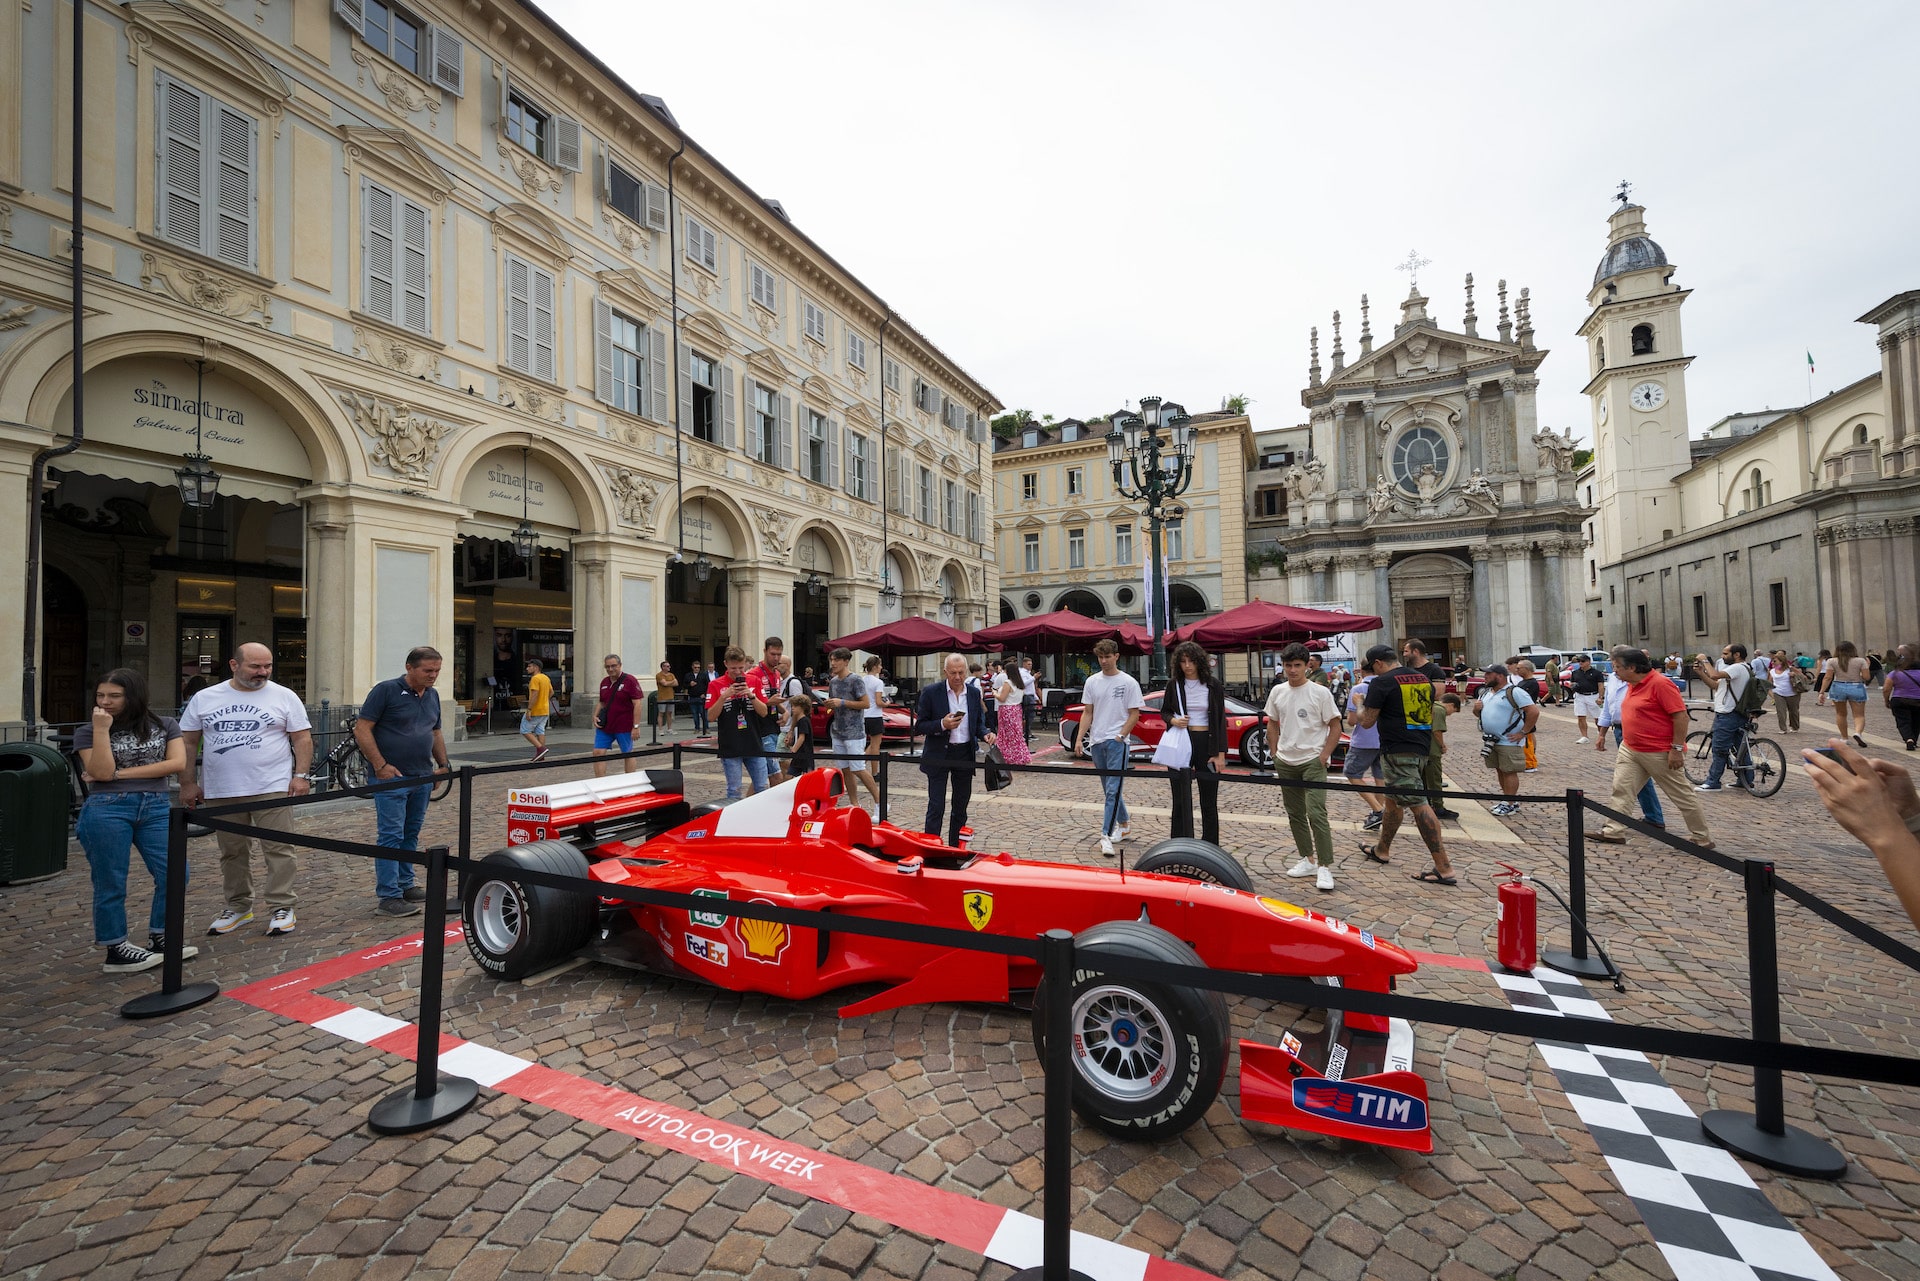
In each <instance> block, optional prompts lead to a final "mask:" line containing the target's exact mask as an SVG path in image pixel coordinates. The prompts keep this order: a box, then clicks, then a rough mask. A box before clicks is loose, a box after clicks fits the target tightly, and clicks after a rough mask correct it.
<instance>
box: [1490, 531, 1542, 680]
mask: <svg viewBox="0 0 1920 1281" xmlns="http://www.w3.org/2000/svg"><path fill="white" fill-rule="evenodd" d="M1506 585H1507V635H1506V636H1505V638H1504V639H1503V640H1502V642H1501V643H1502V644H1504V645H1505V646H1506V647H1507V653H1509V654H1510V653H1512V652H1513V650H1514V648H1515V647H1516V646H1519V645H1522V644H1527V643H1530V642H1531V643H1548V642H1540V641H1535V639H1534V637H1533V636H1532V635H1530V633H1531V632H1532V630H1533V627H1534V615H1535V613H1536V612H1537V611H1536V610H1535V609H1534V592H1533V550H1532V549H1531V548H1529V547H1509V548H1507V584H1506Z"/></svg>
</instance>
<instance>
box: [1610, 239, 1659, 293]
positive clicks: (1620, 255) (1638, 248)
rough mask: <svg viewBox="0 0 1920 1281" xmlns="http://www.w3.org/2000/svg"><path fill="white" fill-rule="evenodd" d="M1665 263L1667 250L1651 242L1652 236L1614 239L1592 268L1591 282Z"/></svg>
mask: <svg viewBox="0 0 1920 1281" xmlns="http://www.w3.org/2000/svg"><path fill="white" fill-rule="evenodd" d="M1666 265H1667V251H1666V250H1664V249H1662V248H1661V247H1660V246H1659V245H1657V244H1655V243H1654V242H1653V237H1651V236H1648V235H1645V234H1642V235H1637V236H1628V237H1626V238H1625V239H1623V240H1616V241H1614V242H1613V243H1612V244H1610V245H1608V246H1607V252H1606V253H1605V254H1603V255H1601V258H1600V265H1599V266H1598V267H1595V268H1594V269H1593V283H1594V284H1596V285H1597V284H1599V283H1600V282H1601V281H1603V280H1610V279H1612V278H1613V277H1615V276H1620V275H1624V274H1626V273H1627V272H1629V271H1644V270H1646V269H1647V268H1648V267H1664V266H1666Z"/></svg>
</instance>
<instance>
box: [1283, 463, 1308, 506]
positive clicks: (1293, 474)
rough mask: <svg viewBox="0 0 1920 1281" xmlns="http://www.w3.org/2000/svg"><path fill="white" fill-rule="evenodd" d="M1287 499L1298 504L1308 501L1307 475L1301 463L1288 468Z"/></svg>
mask: <svg viewBox="0 0 1920 1281" xmlns="http://www.w3.org/2000/svg"><path fill="white" fill-rule="evenodd" d="M1287 497H1288V499H1290V500H1291V501H1293V502H1296V503H1304V502H1306V501H1307V473H1306V471H1305V470H1304V469H1303V468H1302V467H1301V466H1300V464H1299V463H1295V464H1294V465H1293V466H1291V467H1289V468H1287Z"/></svg>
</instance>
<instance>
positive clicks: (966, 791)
mask: <svg viewBox="0 0 1920 1281" xmlns="http://www.w3.org/2000/svg"><path fill="white" fill-rule="evenodd" d="M945 672H946V677H947V678H946V680H944V681H942V682H940V683H939V684H937V685H929V686H927V687H926V688H925V689H922V690H921V691H920V697H919V699H918V701H917V702H916V704H915V709H914V726H913V732H914V733H916V734H919V735H920V736H921V739H922V746H921V749H920V772H921V773H923V774H925V775H926V776H927V817H926V821H925V822H924V823H922V824H921V825H920V830H921V831H923V832H925V833H926V834H927V835H928V836H936V837H937V836H939V835H940V817H941V815H942V813H943V812H945V810H946V808H947V785H948V780H949V778H951V780H952V785H953V817H952V819H951V820H950V822H949V823H948V826H947V844H949V845H958V844H959V843H960V829H961V828H963V827H965V826H966V825H967V802H968V801H971V800H972V799H973V760H974V752H975V751H976V750H977V749H978V747H979V745H980V744H981V743H991V742H992V741H993V734H992V733H991V732H990V731H989V730H988V729H987V709H986V705H985V703H983V702H982V701H981V698H980V690H979V689H978V687H976V686H975V685H974V684H973V683H972V682H971V681H969V680H968V679H967V660H966V659H965V658H962V657H961V656H960V655H958V654H948V655H947V661H946V664H945ZM956 766H957V767H958V768H955V767H956Z"/></svg>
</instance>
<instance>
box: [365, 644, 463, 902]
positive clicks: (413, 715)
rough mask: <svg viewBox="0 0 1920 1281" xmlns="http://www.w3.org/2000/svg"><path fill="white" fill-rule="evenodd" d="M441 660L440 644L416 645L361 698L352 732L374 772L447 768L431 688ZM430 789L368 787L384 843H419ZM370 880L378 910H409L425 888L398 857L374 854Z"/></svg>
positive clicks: (410, 773) (405, 846)
mask: <svg viewBox="0 0 1920 1281" xmlns="http://www.w3.org/2000/svg"><path fill="white" fill-rule="evenodd" d="M440 661H441V660H440V651H439V650H437V649H434V648H433V647H432V646H431V645H418V646H415V647H414V648H413V649H411V650H409V651H407V672H406V675H404V676H396V677H394V678H393V679H392V680H390V681H381V682H380V683H379V684H378V685H375V686H374V687H373V688H372V689H371V690H369V691H368V692H367V697H366V699H365V701H363V702H362V703H361V704H360V718H359V719H358V720H356V721H355V722H354V723H353V737H354V741H355V742H357V743H358V744H359V745H360V751H361V754H362V755H364V756H365V757H366V758H367V763H368V764H369V765H371V766H372V767H373V776H374V778H375V779H376V780H384V779H389V778H402V777H405V778H424V777H426V776H429V775H431V774H433V773H434V771H435V770H444V769H446V768H447V744H446V742H445V740H443V739H442V738H441V737H440V695H439V693H438V691H436V690H435V689H434V688H433V683H434V682H435V681H437V680H439V679H440ZM431 790H432V789H431V787H430V785H429V784H427V783H421V784H420V785H419V786H417V787H397V788H394V789H393V790H391V791H386V792H376V793H374V796H373V813H374V822H375V825H376V828H377V830H378V831H379V834H380V835H379V841H380V844H381V845H382V846H383V847H385V848H386V849H390V850H415V849H418V848H419V844H420V825H421V824H422V823H424V822H425V821H426V818H427V794H428V792H429V791H431ZM373 884H374V893H375V894H376V895H377V896H378V897H379V899H380V904H379V907H378V909H377V910H378V911H379V912H381V913H382V914H383V915H386V916H412V915H413V914H414V913H416V912H418V911H419V910H420V901H421V900H422V899H424V898H426V896H427V891H426V887H425V886H422V885H416V884H414V878H413V864H412V863H406V862H402V861H400V860H399V859H385V858H382V859H375V860H374V863H373Z"/></svg>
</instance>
